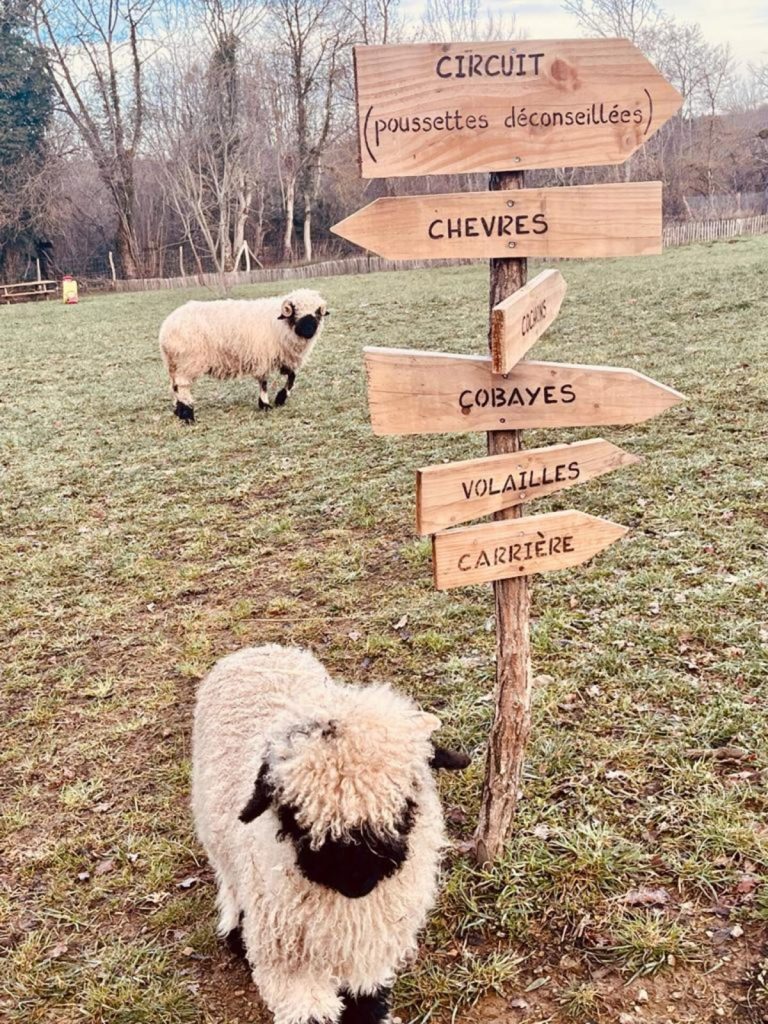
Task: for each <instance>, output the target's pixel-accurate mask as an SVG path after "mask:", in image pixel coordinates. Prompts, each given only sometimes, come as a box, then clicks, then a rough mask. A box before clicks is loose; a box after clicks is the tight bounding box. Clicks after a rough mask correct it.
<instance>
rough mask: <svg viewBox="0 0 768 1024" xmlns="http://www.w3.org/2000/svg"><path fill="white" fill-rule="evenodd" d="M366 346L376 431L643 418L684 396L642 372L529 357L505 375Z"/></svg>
mask: <svg viewBox="0 0 768 1024" xmlns="http://www.w3.org/2000/svg"><path fill="white" fill-rule="evenodd" d="M363 351H364V354H365V368H366V373H367V375H368V408H369V411H370V416H371V425H372V426H373V432H374V434H445V433H456V432H463V431H469V430H514V429H520V428H522V427H588V426H607V425H609V424H613V425H621V424H627V423H641V422H642V421H643V420H647V419H650V418H651V417H652V416H656V415H658V414H659V413H660V412H664V410H665V409H669V408H670V406H673V405H676V404H677V403H678V402H681V401H683V396H682V395H681V394H680V393H679V392H678V391H675V390H674V389H673V388H669V387H666V386H665V385H664V384H658V383H657V382H656V381H654V380H651V378H650V377H645V376H644V375H643V374H642V373H638V372H637V371H636V370H624V369H617V368H613V367H608V366H580V365H577V364H571V363H538V362H533V361H532V362H527V361H526V362H522V363H518V364H517V366H516V367H515V368H514V369H513V370H512V371H511V373H509V374H507V375H506V376H498V375H495V374H493V373H492V370H491V360H490V358H489V357H488V356H455V355H450V354H448V353H443V352H418V351H414V350H411V349H399V348H366V349H364V350H363Z"/></svg>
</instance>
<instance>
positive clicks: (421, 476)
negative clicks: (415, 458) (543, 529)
mask: <svg viewBox="0 0 768 1024" xmlns="http://www.w3.org/2000/svg"><path fill="white" fill-rule="evenodd" d="M639 461H640V460H639V458H638V456H637V455H631V454H630V453H629V452H625V451H624V450H623V449H621V448H618V447H617V446H616V445H615V444H611V442H610V441H604V440H603V439H602V438H596V439H594V440H590V441H576V442H574V443H573V444H556V445H552V446H551V447H549V448H529V449H526V450H525V451H521V452H514V453H512V454H511V455H491V456H487V457H485V458H481V459H467V460H465V461H464V462H451V463H448V464H447V465H443V466H427V467H426V468H424V469H417V470H416V529H417V532H418V533H419V534H421V535H422V536H423V535H425V534H429V533H437V531H438V530H444V529H445V528H446V527H449V526H456V525H457V524H458V523H465V522H467V520H469V519H479V518H480V517H481V516H486V515H491V514H492V513H494V512H498V511H499V509H503V508H510V507H512V506H514V505H520V504H522V503H523V502H527V501H533V499H534V498H543V497H544V496H545V495H547V494H553V493H555V492H556V491H561V490H564V489H565V488H566V487H574V486H575V485H576V484H581V483H586V481H587V480H592V479H594V478H595V477H597V476H602V475H603V474H604V473H611V472H613V470H614V469H619V468H620V467H622V466H631V465H632V464H633V463H635V462H639Z"/></svg>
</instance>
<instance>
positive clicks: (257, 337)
mask: <svg viewBox="0 0 768 1024" xmlns="http://www.w3.org/2000/svg"><path fill="white" fill-rule="evenodd" d="M327 312H328V306H327V303H326V301H325V299H324V298H323V297H322V296H321V295H320V294H319V293H318V292H316V291H313V290H312V289H309V288H298V289H296V290H294V291H292V292H289V293H288V294H287V295H284V296H277V297H274V298H266V299H217V300H214V301H211V302H197V301H193V302H186V303H184V305H183V306H179V307H178V308H177V309H175V310H174V311H173V312H172V313H170V314H169V315H168V316H167V317H166V318H165V320H164V321H163V323H162V324H161V326H160V336H159V342H160V352H161V355H162V358H163V362H164V363H165V368H166V370H167V371H168V376H169V378H170V382H171V392H172V394H173V397H174V399H175V401H176V403H177V406H176V413H177V415H179V416H180V417H181V418H182V419H190V420H194V413H193V412H192V410H193V399H192V390H191V389H192V385H193V384H194V382H195V381H196V380H197V378H198V377H202V376H204V375H205V374H209V375H210V376H212V377H217V378H220V379H228V378H232V377H244V376H250V377H255V378H256V379H257V380H258V381H259V385H260V390H259V408H264V407H266V406H268V405H269V397H268V393H267V382H268V379H269V376H270V374H273V373H276V372H278V371H279V372H281V373H285V374H286V375H287V377H288V379H287V381H286V385H285V387H284V388H283V389H282V390H281V392H280V393H279V395H278V398H277V400H276V401H277V404H279V405H281V404H283V402H285V400H286V399H287V398H288V396H289V395H290V392H291V389H292V387H293V383H294V380H295V376H296V373H297V371H298V370H299V369H301V367H302V366H303V365H304V363H305V362H306V360H307V359H308V357H309V355H310V353H311V351H312V349H313V348H314V345H315V343H316V342H317V339H318V338H319V337H320V334H321V333H322V328H323V320H324V318H325V316H326V315H327ZM304 317H314V318H316V320H317V327H316V333H315V334H314V335H313V336H312V337H311V338H305V337H301V336H300V335H299V334H297V333H296V331H295V329H294V327H295V325H296V324H297V323H298V321H300V320H301V319H302V318H304ZM180 406H181V409H182V411H181V412H180V411H179V408H180Z"/></svg>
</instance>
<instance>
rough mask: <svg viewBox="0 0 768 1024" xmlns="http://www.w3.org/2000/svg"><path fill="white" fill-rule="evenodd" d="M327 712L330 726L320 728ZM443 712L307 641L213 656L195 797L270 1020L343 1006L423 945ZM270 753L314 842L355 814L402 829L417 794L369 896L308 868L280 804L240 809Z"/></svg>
mask: <svg viewBox="0 0 768 1024" xmlns="http://www.w3.org/2000/svg"><path fill="white" fill-rule="evenodd" d="M329 725H330V726H331V733H330V735H331V738H330V740H329V739H328V738H327V737H328V736H329ZM439 725H440V722H439V720H438V719H437V718H435V717H434V716H433V715H430V714H426V713H424V712H422V711H420V710H419V708H418V707H417V706H416V705H415V704H414V703H413V702H412V701H411V700H409V699H408V698H406V697H404V696H402V695H399V694H397V693H395V692H394V691H393V690H392V689H390V688H389V687H388V686H383V685H382V686H370V687H356V686H351V685H345V684H341V683H337V682H334V681H333V680H332V679H331V678H330V677H329V676H328V674H327V672H326V670H325V669H324V668H323V666H322V665H321V664H320V662H319V661H317V659H316V658H315V657H314V656H313V655H312V654H310V653H309V652H308V651H304V650H301V649H298V648H286V647H280V646H278V645H268V646H265V647H259V648H247V649H245V650H242V651H239V652H237V653H236V654H232V655H230V656H228V657H225V658H223V659H222V660H221V661H219V662H218V663H217V664H216V665H215V666H214V668H213V670H212V671H211V672H210V674H209V675H208V676H207V677H206V679H205V680H204V681H203V682H202V684H201V686H200V689H199V692H198V697H197V706H196V710H195V723H194V736H193V778H192V803H193V811H194V817H195V824H196V828H197V833H198V836H199V838H200V840H201V842H202V844H203V846H204V847H205V849H206V852H207V854H208V856H209V858H210V861H211V863H212V865H213V867H214V869H215V873H216V880H217V883H218V909H219V932H220V933H221V934H222V935H226V934H227V933H229V932H230V931H231V930H232V929H235V928H237V926H238V921H239V919H240V916H241V913H242V914H243V918H242V929H243V940H244V945H245V949H246V951H247V956H248V960H249V963H250V965H251V969H252V974H253V980H254V982H255V983H256V985H257V986H258V988H259V990H260V992H261V995H262V998H263V999H264V1001H265V1002H266V1003H267V1005H268V1007H269V1008H270V1009H271V1010H272V1012H273V1013H274V1015H275V1021H276V1024H300V1022H305V1024H306V1022H308V1021H314V1022H318V1024H319V1022H323V1021H328V1022H331V1021H336V1020H338V1019H339V1015H340V1013H341V1011H342V1006H343V1001H342V997H341V993H342V992H344V991H346V992H348V993H352V995H353V996H356V995H357V994H362V995H365V994H372V993H376V992H377V991H379V990H381V989H382V988H384V987H387V986H389V985H391V983H392V982H393V980H394V975H395V971H396V969H397V968H398V966H399V965H400V964H401V963H402V962H403V960H404V958H406V957H407V956H408V954H410V953H412V952H413V951H414V950H415V949H416V944H417V934H418V932H419V930H420V928H421V927H422V926H423V924H424V922H425V919H426V915H427V912H428V910H429V909H430V907H431V905H432V903H433V901H434V898H435V894H436V887H437V872H438V866H439V860H440V855H441V851H442V849H443V847H444V845H445V835H444V828H443V817H442V810H441V807H440V802H439V799H438V796H437V792H436V787H435V783H434V780H433V778H432V775H431V772H430V768H429V762H430V755H431V754H433V753H434V748H433V747H432V743H431V741H430V734H431V733H432V732H433V731H434V730H435V729H436V728H438V727H439ZM265 763H266V764H268V765H269V768H270V772H271V776H272V779H273V780H274V784H275V785H276V786H277V787H278V789H279V791H280V795H281V800H284V801H288V802H290V803H292V804H294V805H295V806H296V807H297V808H299V812H300V813H299V816H298V820H299V823H300V824H301V825H302V826H303V827H305V828H308V829H309V831H310V834H311V836H312V842H313V843H317V842H320V841H321V840H322V837H323V836H324V835H328V834H333V835H336V836H344V835H345V834H348V833H349V830H350V829H353V828H355V827H356V826H358V825H360V824H361V823H366V822H367V823H374V824H375V825H376V827H377V828H378V829H381V830H382V831H386V830H395V829H396V828H397V820H398V817H399V816H400V815H401V812H402V807H403V801H404V799H410V800H413V801H414V805H415V813H414V816H413V825H412V831H411V832H410V837H409V847H408V855H407V858H406V859H405V861H404V863H403V864H402V866H401V867H400V869H399V870H398V871H397V872H396V873H395V874H393V875H391V876H390V877H388V878H384V879H382V880H381V881H380V882H379V883H378V884H377V885H376V886H375V888H374V889H373V891H371V892H370V893H369V894H368V895H366V896H364V898H361V899H349V898H347V897H346V896H343V895H341V894H340V893H339V892H336V891H335V890H333V889H331V888H326V887H325V886H324V885H319V884H317V883H315V882H312V881H309V880H308V879H307V878H306V877H304V875H303V874H302V873H301V872H300V871H299V869H298V867H297V865H296V858H295V855H294V847H293V844H292V842H291V841H289V840H286V839H281V838H279V836H278V832H279V828H280V825H279V822H278V817H277V815H276V813H275V810H274V809H273V808H270V809H269V810H267V811H266V812H265V813H263V814H260V816H259V817H257V818H256V819H255V820H253V821H252V822H251V823H250V824H244V823H243V822H242V821H240V820H239V815H240V813H241V811H242V809H243V807H244V806H245V805H246V804H247V803H248V801H249V799H250V798H251V794H252V792H253V789H254V780H255V779H256V778H257V776H259V773H260V771H262V770H263V768H262V766H263V765H264V764H265Z"/></svg>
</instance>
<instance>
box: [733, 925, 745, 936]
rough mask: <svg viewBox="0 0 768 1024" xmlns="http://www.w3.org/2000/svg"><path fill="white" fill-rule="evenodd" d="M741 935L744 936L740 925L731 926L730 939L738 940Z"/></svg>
mask: <svg viewBox="0 0 768 1024" xmlns="http://www.w3.org/2000/svg"><path fill="white" fill-rule="evenodd" d="M743 934H744V929H743V928H742V927H741V925H740V924H735V925H734V926H733V928H731V938H732V939H740V938H741V936H742V935H743Z"/></svg>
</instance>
